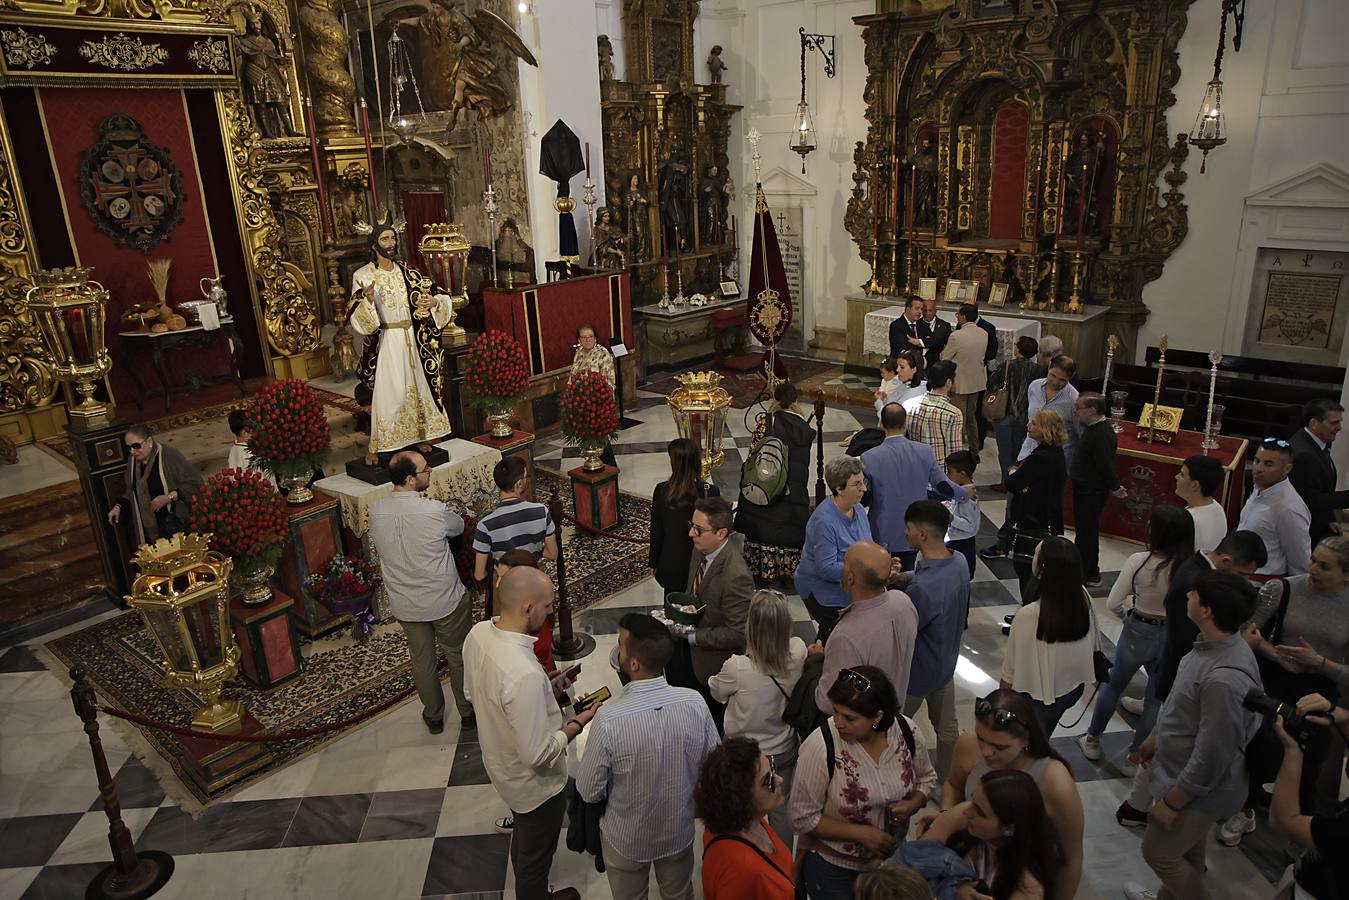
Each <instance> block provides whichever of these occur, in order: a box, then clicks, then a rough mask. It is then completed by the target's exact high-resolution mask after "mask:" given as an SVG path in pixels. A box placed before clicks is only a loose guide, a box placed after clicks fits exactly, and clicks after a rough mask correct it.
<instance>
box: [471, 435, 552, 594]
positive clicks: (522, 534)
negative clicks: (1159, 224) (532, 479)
mask: <svg viewBox="0 0 1349 900" xmlns="http://www.w3.org/2000/svg"><path fill="white" fill-rule="evenodd" d="M492 480H493V481H495V482H496V486H497V488H499V489H500V490H501V502H500V503H498V504H497V508H496V509H494V510H492V511H491V512H490V513H488V514H487V515H485V516H483V517H482V520H481V521H480V522H478V527H477V529H476V530H475V531H474V533H473V552H474V554H475V557H476V558H475V560H474V563H473V578H474V579H475V580H476V581H477V582H478V583H479V584H482V582H483V581H485V580H486V578H487V566H488V563H490V562H494V561H496V560H498V559H501V557H502V556H504V555H505V554H506V553H507V552H508V551H510V550H521V549H523V550H528V551H529V552H530V553H533V554H534V558H535V559H536V560H537V559H538V558H539V557H540V556H546V557H548V558H549V559H557V526H556V525H555V524H554V523H553V520H552V519H551V518H550V517H549V516H548V507H546V506H544V505H543V504H542V503H531V502H529V501H528V500H526V499H524V496H523V495H524V492H525V489H526V488H527V487H528V485H529V476H528V475H526V474H525V461H524V460H523V459H521V458H520V457H518V456H508V457H506V458H505V459H503V460H501V462H499V463H497V464H496V467H495V468H493V469H492Z"/></svg>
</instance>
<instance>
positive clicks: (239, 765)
mask: <svg viewBox="0 0 1349 900" xmlns="http://www.w3.org/2000/svg"><path fill="white" fill-rule="evenodd" d="M242 717H243V725H242V727H240V729H239V730H238V731H236V732H234V734H236V735H252V734H257V733H258V732H260V731H262V730H263V728H262V724H261V723H260V722H258V720H257V719H255V718H253V716H252V715H251V714H250V713H249V712H248V711H247V710H244V712H243V713H242ZM177 740H178V743H179V744H180V745H181V746H182V748H183V768H184V770H186V772H187V775H188V777H189V778H191V779H192V780H193V781H194V782H196V783H197V786H198V787H200V788H201V789H202V791H204V792H205V793H207V794H214V793H215V792H216V791H219V790H220V789H221V788H223V787H225V786H226V785H229V784H233V783H234V782H236V781H238V780H239V779H240V778H243V777H244V776H246V775H248V774H250V773H252V772H256V771H257V770H258V769H261V768H262V767H263V766H266V765H270V764H271V762H272V754H271V753H269V752H268V751H267V745H266V744H259V743H254V742H252V741H234V740H231V741H212V740H206V739H205V738H195V737H179V738H177Z"/></svg>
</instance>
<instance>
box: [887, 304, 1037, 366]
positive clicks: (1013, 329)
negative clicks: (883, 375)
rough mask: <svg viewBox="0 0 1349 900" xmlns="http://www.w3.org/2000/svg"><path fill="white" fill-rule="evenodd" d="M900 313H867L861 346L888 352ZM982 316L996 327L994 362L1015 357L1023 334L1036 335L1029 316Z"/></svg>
mask: <svg viewBox="0 0 1349 900" xmlns="http://www.w3.org/2000/svg"><path fill="white" fill-rule="evenodd" d="M902 315H904V307H902V306H887V307H885V308H884V309H877V310H872V311H871V312H869V313H867V314H866V318H865V320H864V322H865V325H866V331H865V336H864V338H863V349H864V350H865V351H866V352H867V353H879V354H880V355H881V356H889V355H890V324H891V323H892V322H894V321H895V320H896V319H898V318H899V317H900V316H902ZM982 318H985V319H987V320H988V321H989V323H990V324H991V325H992V326H993V327H994V328H996V329H997V331H998V359H997V363H998V365H1003V364H1004V363H1006V362H1007V361H1008V360H1009V359H1014V358H1015V353H1016V339H1017V338H1019V337H1021V336H1023V335H1025V336H1027V337H1031V338H1034V339H1035V340H1037V341H1038V340H1039V339H1040V323H1039V322H1036V321H1035V320H1033V319H1029V320H1027V319H1010V318H999V317H997V316H990V315H984V316H982Z"/></svg>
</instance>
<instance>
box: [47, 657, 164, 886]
mask: <svg viewBox="0 0 1349 900" xmlns="http://www.w3.org/2000/svg"><path fill="white" fill-rule="evenodd" d="M70 677H71V679H72V680H73V681H74V682H75V683H74V685H73V686H72V687H71V688H70V699H71V701H72V702H73V703H74V704H75V714H76V715H78V716H79V717H80V720H81V721H82V722H84V732H85V734H87V735H89V749H90V751H91V752H92V753H93V754H94V769H95V770H96V771H97V772H98V793H99V796H100V797H102V798H103V811H104V812H105V813H107V815H108V844H109V846H111V847H112V858H113V863H112V865H110V866H108V867H107V868H106V869H104V870H103V871H102V872H99V873H98V875H97V876H95V878H94V880H93V881H91V882H89V887H88V889H87V890H85V892H84V896H85V898H86V900H139V898H141V897H149V896H151V895H153V894H155V893H157V892H158V891H159V889H160V888H162V887H163V886H164V885H165V884H167V883H168V881H169V878H170V877H171V876H172V875H173V857H172V856H169V854H167V853H164V852H162V851H160V850H144V851H142V852H140V853H137V852H136V846H135V844H134V843H133V842H132V840H131V832H130V831H128V830H127V827H126V823H125V822H123V821H122V804H121V803H119V802H118V800H117V787H116V786H115V785H114V784H113V780H112V772H111V770H109V769H108V758H107V757H106V756H104V755H103V741H101V740H100V739H99V737H98V706H97V705H96V704H95V702H94V686H93V685H91V684H90V683H89V680H88V677H87V673H86V672H85V671H84V667H83V666H75V667H74V668H73V669H71V670H70Z"/></svg>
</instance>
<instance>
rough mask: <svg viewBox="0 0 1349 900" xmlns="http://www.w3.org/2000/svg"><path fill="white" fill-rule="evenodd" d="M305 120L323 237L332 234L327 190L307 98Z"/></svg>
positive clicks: (311, 105)
mask: <svg viewBox="0 0 1349 900" xmlns="http://www.w3.org/2000/svg"><path fill="white" fill-rule="evenodd" d="M304 111H305V118H306V119H307V120H308V123H309V155H310V157H311V159H312V160H313V163H314V186H315V187H316V188H318V200H319V224H320V225H321V226H322V229H323V237H325V238H326V237H327V236H328V235H329V234H331V233H332V227H333V226H332V223H331V222H329V221H328V189H327V188H326V187H325V186H324V183H325V181H326V179H324V177H323V168H322V163H321V162H320V160H319V141H318V131H317V129H315V128H314V103H313V101H312V100H310V99H309V98H308V97H306V98H305V100H304Z"/></svg>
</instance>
